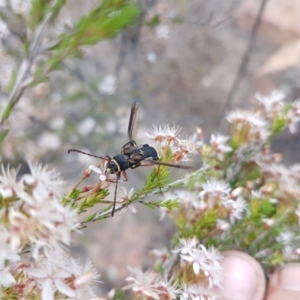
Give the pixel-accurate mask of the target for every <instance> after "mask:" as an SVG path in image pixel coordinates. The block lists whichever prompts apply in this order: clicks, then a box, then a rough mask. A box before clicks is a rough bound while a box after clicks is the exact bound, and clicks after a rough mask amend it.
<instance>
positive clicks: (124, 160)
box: [68, 101, 192, 216]
mask: <svg viewBox="0 0 300 300" xmlns="http://www.w3.org/2000/svg"><path fill="white" fill-rule="evenodd" d="M138 116H139V105H138V103H137V102H136V101H135V102H133V104H132V106H131V113H130V118H129V124H128V131H127V135H128V136H127V140H128V142H126V144H124V145H123V146H122V148H121V153H120V154H118V155H116V156H114V157H112V158H111V157H110V156H108V155H106V156H105V157H102V156H98V155H94V154H90V153H87V152H84V151H81V150H77V149H69V150H68V153H70V152H79V153H82V154H85V155H88V156H93V157H97V158H100V159H104V160H106V161H107V164H106V167H105V172H104V173H105V174H115V175H116V179H110V180H109V181H110V182H115V183H116V187H115V196H114V203H113V207H112V212H111V216H113V215H114V212H115V206H116V197H117V184H118V182H119V181H120V178H121V173H122V174H123V177H124V179H125V181H127V180H128V176H127V174H126V172H125V171H126V170H128V169H136V168H138V167H140V166H152V165H162V166H168V167H174V168H179V169H192V167H191V166H185V165H180V164H177V163H167V162H163V161H159V155H158V151H157V150H156V149H155V148H154V147H152V146H150V145H148V144H143V145H140V146H138V145H137V143H136V142H135V141H134V137H135V136H136V132H137V128H138V126H137V125H138Z"/></svg>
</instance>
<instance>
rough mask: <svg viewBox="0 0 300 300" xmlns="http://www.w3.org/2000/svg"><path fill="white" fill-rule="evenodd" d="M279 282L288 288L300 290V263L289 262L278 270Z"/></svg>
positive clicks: (284, 287)
mask: <svg viewBox="0 0 300 300" xmlns="http://www.w3.org/2000/svg"><path fill="white" fill-rule="evenodd" d="M278 284H279V285H280V286H281V287H282V288H283V289H286V290H292V291H297V292H300V264H289V265H286V266H284V267H282V268H281V269H280V270H279V271H278Z"/></svg>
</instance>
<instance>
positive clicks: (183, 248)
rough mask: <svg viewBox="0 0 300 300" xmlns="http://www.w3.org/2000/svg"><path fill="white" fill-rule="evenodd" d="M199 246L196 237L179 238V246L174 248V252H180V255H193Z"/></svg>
mask: <svg viewBox="0 0 300 300" xmlns="http://www.w3.org/2000/svg"><path fill="white" fill-rule="evenodd" d="M197 246H198V241H197V239H196V238H192V239H179V248H177V249H174V250H172V252H174V253H180V255H186V254H187V255H191V254H192V253H193V252H194V250H195V249H196V248H197Z"/></svg>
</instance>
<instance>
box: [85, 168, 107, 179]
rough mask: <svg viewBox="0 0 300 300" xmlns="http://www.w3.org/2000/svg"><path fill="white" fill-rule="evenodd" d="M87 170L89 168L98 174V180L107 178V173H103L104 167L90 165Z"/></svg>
mask: <svg viewBox="0 0 300 300" xmlns="http://www.w3.org/2000/svg"><path fill="white" fill-rule="evenodd" d="M88 170H91V171H93V172H95V173H97V174H99V181H106V180H107V174H106V173H105V169H101V168H98V167H96V166H94V165H90V166H89V167H88Z"/></svg>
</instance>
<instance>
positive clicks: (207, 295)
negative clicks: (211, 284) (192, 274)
mask: <svg viewBox="0 0 300 300" xmlns="http://www.w3.org/2000/svg"><path fill="white" fill-rule="evenodd" d="M217 299H219V295H218V293H217V292H216V291H215V290H213V289H211V288H208V287H207V286H205V285H201V284H193V285H187V284H186V283H184V284H183V291H182V293H181V295H180V300H217Z"/></svg>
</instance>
